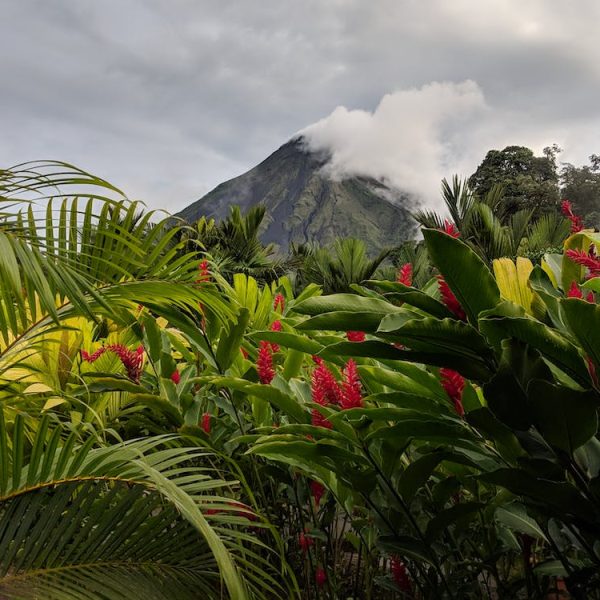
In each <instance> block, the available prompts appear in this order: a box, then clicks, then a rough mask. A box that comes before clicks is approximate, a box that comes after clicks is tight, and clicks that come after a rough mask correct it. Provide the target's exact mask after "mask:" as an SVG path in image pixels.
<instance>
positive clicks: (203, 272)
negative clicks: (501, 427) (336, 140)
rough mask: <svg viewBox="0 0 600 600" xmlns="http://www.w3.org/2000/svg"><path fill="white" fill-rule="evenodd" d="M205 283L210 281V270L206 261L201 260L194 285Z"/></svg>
mask: <svg viewBox="0 0 600 600" xmlns="http://www.w3.org/2000/svg"><path fill="white" fill-rule="evenodd" d="M206 281H210V269H209V267H208V261H207V260H203V261H202V262H201V263H200V264H199V265H198V277H197V279H196V283H204V282H206Z"/></svg>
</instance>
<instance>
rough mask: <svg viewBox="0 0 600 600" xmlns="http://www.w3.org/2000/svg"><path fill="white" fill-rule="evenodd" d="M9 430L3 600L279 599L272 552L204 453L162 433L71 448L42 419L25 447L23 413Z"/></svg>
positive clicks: (1, 531)
mask: <svg viewBox="0 0 600 600" xmlns="http://www.w3.org/2000/svg"><path fill="white" fill-rule="evenodd" d="M1 414H2V413H0V420H1V419H2V416H1ZM13 427H14V428H13V435H12V437H11V439H9V438H8V437H7V435H6V428H5V427H4V423H3V422H2V423H0V457H1V458H2V466H3V469H2V471H1V472H0V595H3V596H6V597H10V598H28V599H29V598H31V599H33V598H38V597H44V598H49V599H54V598H56V599H62V598H84V597H85V598H88V599H90V598H92V599H93V598H102V599H113V598H114V599H115V600H116V599H117V598H118V599H121V598H123V597H124V596H125V597H130V598H146V597H148V598H165V599H167V598H168V599H174V598H177V599H179V598H183V599H185V598H197V597H198V596H199V595H200V596H201V597H205V598H221V597H222V589H221V588H222V586H223V585H224V586H225V587H226V588H227V590H228V594H229V596H230V597H232V598H240V599H243V598H250V597H256V598H276V597H285V596H286V591H285V590H283V589H282V588H281V587H280V586H279V585H278V584H277V582H276V579H275V578H274V577H273V574H272V569H270V568H269V566H268V560H267V558H265V556H267V557H268V556H269V555H270V554H272V552H270V551H268V550H267V549H266V545H265V544H264V543H261V542H260V539H259V540H257V541H256V543H252V537H251V536H248V535H247V534H246V533H245V532H244V529H245V528H247V527H248V525H249V524H250V521H248V518H247V517H248V516H250V515H251V514H252V513H251V511H250V509H248V508H245V507H244V508H243V509H242V510H240V506H241V505H240V504H239V503H237V502H235V501H234V500H232V496H231V494H232V492H233V490H234V489H235V482H227V481H224V480H222V479H220V478H218V477H217V478H215V477H214V475H213V473H212V469H211V468H210V467H207V465H208V464H209V463H208V461H207V458H208V455H207V453H206V452H205V451H203V450H201V449H198V448H182V447H180V446H179V445H177V444H176V443H175V442H176V440H175V439H174V438H172V437H168V436H162V437H157V438H150V439H145V440H138V441H133V442H130V443H125V444H120V445H117V446H110V447H100V448H94V447H93V445H94V442H95V440H94V438H89V439H88V440H87V441H86V443H84V444H83V445H82V446H77V445H76V436H75V434H71V435H69V436H68V437H67V438H66V440H64V441H63V440H61V435H60V430H58V429H54V430H51V429H50V428H49V418H48V417H45V418H44V419H42V421H41V423H40V426H39V428H38V431H37V434H36V436H35V438H34V439H33V440H32V441H31V443H30V444H29V443H27V441H26V439H25V437H24V428H23V422H22V419H21V418H20V417H17V419H16V420H15V423H14V426H13ZM253 525H254V526H255V527H258V530H259V531H260V530H261V523H260V522H256V523H254V524H253ZM265 531H266V530H265ZM259 537H260V536H259ZM253 546H254V548H253ZM271 558H275V557H273V556H271ZM249 563H251V564H249ZM259 574H260V577H259V576H258V575H259Z"/></svg>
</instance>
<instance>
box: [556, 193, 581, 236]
mask: <svg viewBox="0 0 600 600" xmlns="http://www.w3.org/2000/svg"><path fill="white" fill-rule="evenodd" d="M560 210H561V212H562V214H563V215H564V216H565V217H567V219H569V221H571V233H578V232H579V231H581V230H582V229H583V221H582V219H581V217H580V216H579V215H576V214H574V213H573V208H572V206H571V203H570V202H569V201H568V200H563V201H562V204H561V206H560Z"/></svg>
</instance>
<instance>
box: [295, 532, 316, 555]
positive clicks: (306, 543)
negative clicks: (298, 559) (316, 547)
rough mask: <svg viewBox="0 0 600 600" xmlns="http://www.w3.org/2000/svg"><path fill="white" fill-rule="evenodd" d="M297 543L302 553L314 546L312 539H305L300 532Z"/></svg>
mask: <svg viewBox="0 0 600 600" xmlns="http://www.w3.org/2000/svg"><path fill="white" fill-rule="evenodd" d="M298 543H299V544H300V548H301V549H302V552H308V549H309V548H310V547H311V546H312V545H313V544H314V541H313V539H312V538H309V537H306V536H305V535H304V532H303V531H302V532H301V533H300V535H299V536H298Z"/></svg>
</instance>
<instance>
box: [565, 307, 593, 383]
mask: <svg viewBox="0 0 600 600" xmlns="http://www.w3.org/2000/svg"><path fill="white" fill-rule="evenodd" d="M561 306H562V308H563V311H564V314H565V318H566V321H567V324H568V326H569V328H570V329H571V331H572V332H573V335H574V336H575V339H576V340H577V341H578V342H579V344H581V347H582V348H583V351H584V353H585V354H586V355H587V356H589V357H590V358H591V359H592V361H593V362H594V365H596V368H597V369H600V306H598V305H596V304H592V303H590V302H585V301H583V300H579V299H577V298H567V299H565V300H562V301H561ZM584 368H585V367H584ZM589 381H590V379H589V375H588V376H587V378H586V382H587V383H588V384H589Z"/></svg>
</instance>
